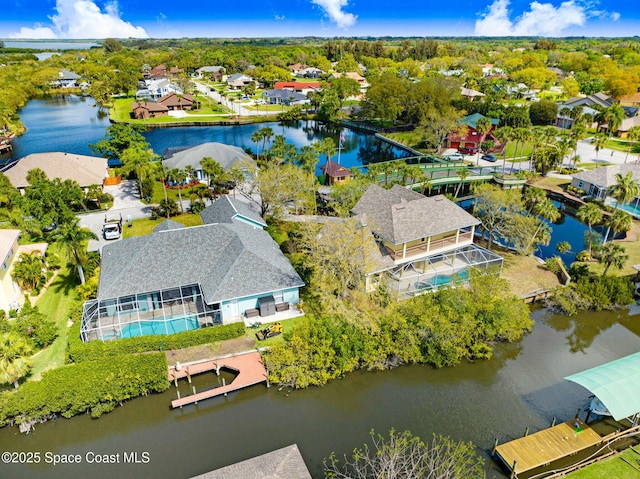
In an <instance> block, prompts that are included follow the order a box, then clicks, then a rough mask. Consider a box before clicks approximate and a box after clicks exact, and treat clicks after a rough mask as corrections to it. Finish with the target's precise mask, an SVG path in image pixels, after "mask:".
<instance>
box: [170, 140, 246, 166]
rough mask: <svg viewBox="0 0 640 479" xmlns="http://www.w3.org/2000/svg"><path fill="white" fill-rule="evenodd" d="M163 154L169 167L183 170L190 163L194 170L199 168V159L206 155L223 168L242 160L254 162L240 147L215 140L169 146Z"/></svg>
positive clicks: (236, 164)
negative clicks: (175, 146) (194, 144)
mask: <svg viewBox="0 0 640 479" xmlns="http://www.w3.org/2000/svg"><path fill="white" fill-rule="evenodd" d="M163 156H164V159H163V161H162V163H163V164H164V166H166V167H167V168H169V169H172V168H181V169H183V170H184V168H185V167H186V166H187V165H190V166H192V167H193V168H194V169H196V170H201V169H202V166H201V165H200V160H202V159H203V158H207V157H209V158H213V159H214V160H216V161H217V162H218V163H220V165H221V166H222V167H223V168H224V169H225V170H228V169H230V168H233V167H234V166H238V164H240V163H244V162H248V163H249V164H254V161H253V159H252V158H251V157H250V156H249V155H247V153H245V151H244V150H243V149H242V148H240V147H238V146H233V145H225V144H223V143H216V142H208V143H202V144H200V145H196V146H192V147H187V148H182V147H180V148H171V149H168V150H165V151H164V152H163Z"/></svg>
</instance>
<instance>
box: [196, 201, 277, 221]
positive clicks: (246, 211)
mask: <svg viewBox="0 0 640 479" xmlns="http://www.w3.org/2000/svg"><path fill="white" fill-rule="evenodd" d="M200 217H201V218H202V221H203V223H204V224H206V225H211V224H214V223H232V220H233V219H234V218H238V217H241V219H242V218H245V219H247V220H249V221H250V222H253V223H258V224H260V225H262V226H265V227H266V226H267V223H265V221H264V220H263V219H262V217H261V216H260V215H259V214H258V213H257V212H255V211H254V210H252V209H251V207H250V206H249V205H248V204H246V203H244V202H243V201H240V200H237V199H235V198H232V197H231V196H229V195H224V196H221V197H220V198H218V200H217V201H216V202H215V203H213V204H212V205H211V206H208V207H206V208H205V209H204V210H202V211H201V212H200Z"/></svg>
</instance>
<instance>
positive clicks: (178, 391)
mask: <svg viewBox="0 0 640 479" xmlns="http://www.w3.org/2000/svg"><path fill="white" fill-rule="evenodd" d="M176 393H178V400H179V399H180V390H177V391H176ZM180 409H182V406H180Z"/></svg>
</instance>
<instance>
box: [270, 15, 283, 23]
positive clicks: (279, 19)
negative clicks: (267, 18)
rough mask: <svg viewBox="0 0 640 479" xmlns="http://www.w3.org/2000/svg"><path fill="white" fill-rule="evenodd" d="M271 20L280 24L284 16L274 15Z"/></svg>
mask: <svg viewBox="0 0 640 479" xmlns="http://www.w3.org/2000/svg"><path fill="white" fill-rule="evenodd" d="M273 19H274V20H275V21H276V22H281V21H282V20H284V19H285V16H284V15H275V16H274V17H273Z"/></svg>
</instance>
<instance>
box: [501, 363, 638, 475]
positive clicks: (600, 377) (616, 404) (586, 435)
mask: <svg viewBox="0 0 640 479" xmlns="http://www.w3.org/2000/svg"><path fill="white" fill-rule="evenodd" d="M564 379H566V380H568V381H572V382H575V383H576V384H579V385H581V386H583V387H584V388H586V389H588V390H589V391H591V392H592V393H593V394H594V395H595V396H596V397H597V398H598V399H599V400H600V402H601V403H602V404H604V406H605V407H606V409H608V411H609V412H610V414H611V416H613V418H614V419H615V420H616V421H622V420H626V421H628V422H629V423H630V424H631V427H630V428H628V429H625V430H621V431H616V432H615V433H612V434H609V435H607V436H600V435H599V434H598V433H597V432H596V431H594V430H593V429H592V428H591V427H590V426H589V425H587V424H586V423H584V422H582V421H581V420H580V419H579V418H578V417H576V418H575V419H572V420H570V421H567V422H564V423H562V424H559V425H557V426H556V425H553V426H552V427H550V428H547V429H543V430H542V431H539V432H536V433H534V434H531V435H528V434H525V437H522V438H520V439H516V440H514V441H510V442H507V443H505V444H501V445H497V441H496V446H495V447H494V455H495V456H497V458H499V459H500V460H501V461H502V462H503V463H504V464H505V465H506V467H507V468H508V469H509V471H510V473H511V477H512V478H517V477H520V475H521V474H522V475H524V476H528V475H531V474H532V473H534V472H535V471H534V470H536V469H538V468H542V467H543V466H547V465H550V464H552V463H554V462H555V461H559V460H561V459H563V458H566V457H569V456H572V455H574V454H576V453H578V452H580V451H585V450H587V449H589V448H594V450H595V451H596V452H595V453H594V454H591V452H589V453H588V454H590V456H589V457H588V458H586V459H583V460H582V462H581V463H579V464H573V465H571V466H569V468H570V469H571V470H574V469H577V468H578V467H581V466H582V465H585V463H586V462H587V461H589V462H590V461H593V460H594V458H596V457H598V455H599V454H600V453H599V451H601V450H602V449H603V447H607V448H608V446H609V445H611V444H612V443H614V442H616V441H618V440H620V439H622V438H625V437H630V436H633V435H638V434H640V425H638V422H639V420H640V352H638V353H635V354H632V355H630V356H626V357H624V358H621V359H618V360H615V361H611V362H609V363H606V364H603V365H601V366H597V367H594V368H591V369H587V370H586V371H582V372H580V373H577V374H573V375H571V376H567V377H565V378H564ZM596 446H600V447H596ZM556 472H558V471H556ZM566 472H568V471H567V470H564V471H563V472H561V474H565V473H566ZM549 474H552V476H551V477H555V475H554V473H553V472H549ZM536 477H538V476H537V475H536ZM545 477H546V474H545Z"/></svg>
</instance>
